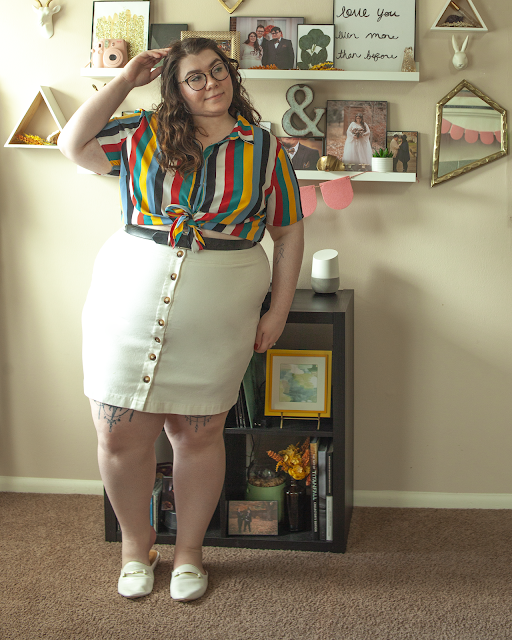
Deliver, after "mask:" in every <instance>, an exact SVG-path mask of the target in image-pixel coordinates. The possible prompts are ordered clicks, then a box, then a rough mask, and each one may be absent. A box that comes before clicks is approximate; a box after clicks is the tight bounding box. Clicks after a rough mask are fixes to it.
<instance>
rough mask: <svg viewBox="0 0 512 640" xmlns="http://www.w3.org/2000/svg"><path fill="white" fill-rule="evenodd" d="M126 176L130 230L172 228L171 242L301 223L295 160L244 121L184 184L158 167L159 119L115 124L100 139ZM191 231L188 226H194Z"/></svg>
mask: <svg viewBox="0 0 512 640" xmlns="http://www.w3.org/2000/svg"><path fill="white" fill-rule="evenodd" d="M96 138H97V139H98V142H99V143H100V145H101V147H102V149H103V151H104V152H105V154H106V156H107V158H108V160H109V161H110V164H111V165H112V171H111V172H110V175H118V176H120V178H121V180H120V186H121V202H122V209H123V220H124V223H125V224H134V225H170V238H169V241H170V244H171V246H174V244H175V242H177V241H178V239H179V237H180V235H181V233H183V232H185V233H188V231H189V229H188V228H191V229H192V231H193V232H194V236H195V241H196V242H197V246H196V247H193V248H196V249H201V248H202V245H201V243H202V236H201V233H200V230H201V229H209V230H212V231H218V232H221V233H225V234H228V235H233V236H238V237H240V238H247V239H248V240H252V241H254V242H258V241H259V240H261V238H262V236H263V233H264V231H265V225H266V224H270V225H274V226H286V225H290V224H293V223H295V222H298V221H299V220H302V217H303V215H302V209H301V205H300V195H299V186H298V183H297V178H296V176H295V173H294V171H293V168H292V165H291V162H290V159H289V157H288V154H287V153H286V152H285V151H284V149H282V148H281V144H280V142H279V141H278V140H277V138H275V136H273V135H272V134H271V133H269V132H268V131H266V130H264V129H261V128H260V127H257V126H255V125H251V124H249V122H248V121H247V120H245V118H243V117H242V116H239V117H238V120H237V123H236V125H235V127H234V128H233V131H232V132H231V133H230V134H229V135H228V136H227V137H226V138H224V140H221V141H220V142H217V143H215V144H213V145H210V146H209V147H207V148H206V149H205V150H204V153H203V155H204V163H203V167H202V169H201V170H200V171H198V172H194V173H191V174H190V175H188V176H187V177H185V178H183V177H182V176H180V175H179V173H176V172H171V171H167V172H164V171H162V169H161V167H160V165H159V164H158V161H157V153H158V152H159V145H158V141H157V124H156V116H155V115H154V114H153V112H151V111H141V112H140V113H136V114H135V115H129V116H126V117H122V118H113V119H112V120H110V121H109V122H108V124H107V125H106V126H105V128H104V129H103V130H102V131H100V133H98V135H97V136H96ZM187 227H188V228H187Z"/></svg>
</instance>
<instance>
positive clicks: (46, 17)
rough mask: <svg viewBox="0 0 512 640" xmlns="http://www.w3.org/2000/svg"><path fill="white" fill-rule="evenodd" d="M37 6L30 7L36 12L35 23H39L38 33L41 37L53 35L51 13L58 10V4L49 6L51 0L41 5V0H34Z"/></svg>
mask: <svg viewBox="0 0 512 640" xmlns="http://www.w3.org/2000/svg"><path fill="white" fill-rule="evenodd" d="M36 2H37V3H38V4H39V6H38V7H34V5H32V9H34V11H35V12H36V13H37V23H38V25H39V30H40V34H41V35H42V36H43V38H51V37H52V36H53V14H54V13H58V12H59V11H60V5H55V7H52V8H50V3H51V2H52V0H48V2H47V3H46V4H45V5H44V6H43V4H42V2H41V0H36Z"/></svg>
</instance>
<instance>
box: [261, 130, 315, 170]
mask: <svg viewBox="0 0 512 640" xmlns="http://www.w3.org/2000/svg"><path fill="white" fill-rule="evenodd" d="M260 126H261V123H260ZM277 139H278V140H279V142H280V143H281V144H282V146H283V148H284V150H285V151H286V152H287V153H288V156H289V157H290V160H291V161H292V167H293V168H294V169H295V171H316V170H317V168H316V163H317V162H318V161H319V160H320V158H321V156H323V155H324V139H323V138H292V137H290V136H280V137H278V138H277Z"/></svg>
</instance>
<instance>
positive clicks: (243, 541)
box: [105, 289, 354, 553]
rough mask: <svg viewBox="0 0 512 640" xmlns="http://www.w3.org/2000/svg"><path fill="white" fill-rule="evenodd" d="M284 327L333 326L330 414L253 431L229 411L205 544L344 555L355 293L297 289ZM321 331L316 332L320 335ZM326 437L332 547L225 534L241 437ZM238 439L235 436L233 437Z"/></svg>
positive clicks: (113, 530) (237, 487) (162, 538)
mask: <svg viewBox="0 0 512 640" xmlns="http://www.w3.org/2000/svg"><path fill="white" fill-rule="evenodd" d="M269 304H270V294H269V295H268V296H267V298H266V299H265V302H264V304H263V306H262V313H264V312H265V311H266V310H267V309H268V307H269ZM288 323H295V324H313V325H315V324H316V325H322V324H323V325H327V324H331V325H332V353H333V360H332V414H331V417H330V418H322V419H321V421H320V429H317V428H316V423H315V422H310V421H302V422H299V421H298V420H297V421H296V420H293V421H285V422H284V424H283V428H280V426H279V423H280V419H279V417H277V418H276V419H274V417H267V418H266V419H267V420H268V422H267V423H266V424H268V425H269V426H265V427H260V428H255V429H241V428H238V427H236V426H235V425H236V422H235V412H234V410H231V411H230V412H229V414H228V419H227V421H226V428H225V430H224V434H225V436H227V437H226V438H225V442H226V456H227V459H228V460H232V461H233V463H232V464H231V465H228V468H227V473H226V483H225V485H224V488H223V492H222V496H221V500H220V502H219V506H218V507H217V510H216V512H215V514H214V517H213V518H212V522H211V523H210V527H209V529H208V531H207V533H206V536H205V540H204V545H205V546H217V547H236V548H247V549H289V550H294V551H295V550H296V551H320V552H332V553H344V552H345V550H346V543H347V537H348V531H349V526H350V519H351V515H352V508H353V480H354V460H353V430H354V404H353V398H354V382H353V371H354V341H353V337H354V292H353V291H352V290H350V289H345V290H342V291H338V292H337V293H335V294H332V295H322V294H315V293H314V292H313V291H311V290H307V289H303V290H297V291H296V293H295V297H294V300H293V303H292V306H291V309H290V313H289V316H288ZM322 331H323V329H322V330H321V329H319V330H318V333H319V334H321V333H322ZM247 434H250V435H251V436H253V437H254V438H258V437H262V436H263V437H264V436H271V438H276V441H278V440H279V436H284V437H290V438H297V439H298V438H300V437H307V436H310V437H314V436H319V437H327V438H332V439H333V441H334V456H333V469H334V470H335V472H334V476H333V494H334V500H333V514H334V521H333V528H334V538H335V540H334V541H333V542H331V541H329V542H328V541H326V540H314V539H313V534H312V533H311V531H303V532H299V533H291V532H289V531H286V530H285V529H284V528H282V527H280V530H279V535H277V536H241V535H228V534H227V502H226V501H227V500H230V499H238V500H240V499H242V500H243V499H244V496H245V486H246V482H247V477H246V471H247V470H246V467H245V460H246V436H247ZM235 436H237V437H235ZM117 527H118V524H117V520H116V517H115V514H114V512H113V510H112V507H111V505H110V502H109V500H108V498H107V496H106V495H105V539H106V540H107V541H110V542H114V541H121V539H122V536H121V532H120V531H119V530H118V528H117ZM175 539H176V538H175V534H173V533H170V532H168V531H161V532H160V533H158V534H157V539H156V541H157V543H159V544H174V543H175Z"/></svg>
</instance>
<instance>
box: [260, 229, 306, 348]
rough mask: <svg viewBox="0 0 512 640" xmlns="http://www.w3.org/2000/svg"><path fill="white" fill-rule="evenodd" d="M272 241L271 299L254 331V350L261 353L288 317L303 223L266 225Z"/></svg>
mask: <svg viewBox="0 0 512 640" xmlns="http://www.w3.org/2000/svg"><path fill="white" fill-rule="evenodd" d="M267 230H268V232H269V233H270V236H271V237H272V240H273V241H274V257H273V272H272V299H271V303H270V309H269V310H268V311H267V313H265V315H263V316H262V317H261V320H260V322H259V324H258V329H257V331H256V340H255V344H256V345H257V346H255V348H254V350H255V351H257V352H258V353H263V352H264V351H266V350H267V349H270V348H271V347H272V346H273V345H274V343H275V342H277V340H278V339H279V336H280V335H281V334H282V333H283V329H284V327H285V324H286V320H287V319H288V312H289V311H290V307H291V304H292V301H293V296H294V294H295V289H296V287H297V280H298V279H299V272H300V267H301V264H302V255H303V253H304V223H303V222H302V220H301V221H300V222H296V223H295V224H292V225H289V226H287V227H273V226H271V225H267Z"/></svg>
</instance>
